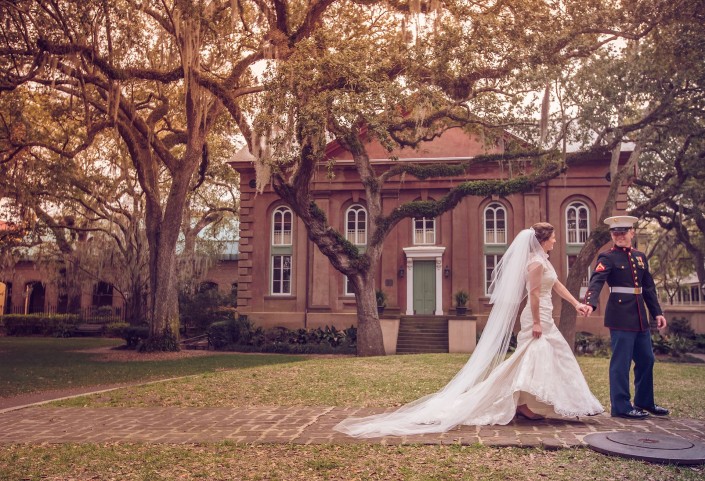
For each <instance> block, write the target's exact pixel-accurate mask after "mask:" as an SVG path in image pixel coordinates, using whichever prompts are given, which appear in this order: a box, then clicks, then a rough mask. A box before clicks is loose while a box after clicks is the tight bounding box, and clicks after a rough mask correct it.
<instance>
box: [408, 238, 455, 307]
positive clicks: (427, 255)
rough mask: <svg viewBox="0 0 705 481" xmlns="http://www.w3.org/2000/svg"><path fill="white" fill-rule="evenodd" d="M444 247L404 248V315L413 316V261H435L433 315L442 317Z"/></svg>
mask: <svg viewBox="0 0 705 481" xmlns="http://www.w3.org/2000/svg"><path fill="white" fill-rule="evenodd" d="M445 250H446V248H445V247H439V246H414V247H404V255H405V256H406V276H405V279H406V315H407V316H413V315H414V261H415V260H417V261H435V263H436V308H435V311H434V313H433V314H434V315H436V316H442V315H443V296H442V293H443V252H445Z"/></svg>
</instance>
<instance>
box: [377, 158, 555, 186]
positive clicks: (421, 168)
mask: <svg viewBox="0 0 705 481" xmlns="http://www.w3.org/2000/svg"><path fill="white" fill-rule="evenodd" d="M546 155H555V152H545V151H538V150H537V151H531V152H518V153H514V154H511V153H509V154H487V155H478V156H476V157H473V158H472V159H469V160H467V161H464V162H460V163H458V164H441V163H439V164H430V165H420V164H412V163H406V162H404V163H399V164H398V165H395V166H394V167H392V168H391V169H389V170H388V171H386V172H384V173H383V174H382V175H380V180H381V181H382V182H384V181H386V180H388V179H391V178H392V177H396V176H399V175H402V174H411V175H413V176H414V177H416V178H417V179H421V180H425V179H432V178H442V177H454V176H458V175H463V174H466V173H467V172H468V170H469V169H470V168H471V167H473V166H475V165H478V164H484V163H488V162H502V161H504V162H509V161H516V160H531V159H536V158H540V157H541V156H546Z"/></svg>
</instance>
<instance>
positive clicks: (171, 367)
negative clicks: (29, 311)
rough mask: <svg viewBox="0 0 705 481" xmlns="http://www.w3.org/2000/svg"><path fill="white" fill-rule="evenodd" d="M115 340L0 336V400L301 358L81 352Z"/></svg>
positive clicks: (117, 341) (110, 344)
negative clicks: (129, 356) (132, 356)
mask: <svg viewBox="0 0 705 481" xmlns="http://www.w3.org/2000/svg"><path fill="white" fill-rule="evenodd" d="M121 344H122V340H120V339H97V338H69V339H56V338H44V337H0V366H2V368H1V369H0V397H11V396H16V395H19V394H26V393H33V392H41V391H49V390H56V389H70V388H77V387H86V386H100V385H106V384H119V383H133V382H142V381H153V380H157V379H164V378H169V377H178V376H188V375H192V374H200V373H206V372H213V371H218V370H224V369H247V368H251V367H257V366H264V365H271V364H287V363H292V362H300V361H304V360H306V357H305V356H291V355H281V354H256V355H252V354H232V353H228V354H213V355H208V356H197V357H185V358H180V359H171V360H155V361H146V360H141V361H131V362H130V361H122V362H120V361H105V360H95V359H94V358H95V356H96V355H95V354H94V353H88V352H80V350H83V349H95V348H100V347H115V346H120V345H121Z"/></svg>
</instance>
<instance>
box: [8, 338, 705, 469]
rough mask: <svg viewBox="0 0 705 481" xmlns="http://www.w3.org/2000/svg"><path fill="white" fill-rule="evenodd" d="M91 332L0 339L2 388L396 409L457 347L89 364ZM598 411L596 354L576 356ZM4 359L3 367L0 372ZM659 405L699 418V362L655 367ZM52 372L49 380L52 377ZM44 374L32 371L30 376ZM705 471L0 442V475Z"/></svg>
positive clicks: (454, 449) (425, 449)
mask: <svg viewBox="0 0 705 481" xmlns="http://www.w3.org/2000/svg"><path fill="white" fill-rule="evenodd" d="M105 343H116V342H115V341H109V340H96V339H67V340H66V339H40V338H24V339H22V338H19V339H18V338H0V382H1V383H2V384H0V385H1V386H2V387H3V392H5V391H4V390H5V388H10V389H12V392H25V391H27V390H41V389H53V388H56V387H61V386H62V385H67V384H68V385H74V386H76V385H90V384H91V383H95V384H104V383H106V380H108V379H109V382H120V381H138V380H152V379H158V378H160V377H161V378H166V377H174V376H178V375H187V374H189V375H191V374H196V375H195V376H192V377H189V378H188V379H182V380H172V381H167V382H164V383H158V384H151V385H147V386H137V387H129V388H123V389H119V390H117V391H112V392H109V393H103V394H99V395H93V396H83V397H80V398H76V399H72V400H66V401H61V402H58V403H52V405H53V406H57V405H61V406H92V407H97V406H253V405H291V406H299V405H309V406H316V405H321V406H324V405H325V406H395V405H399V404H403V403H406V402H408V401H411V400H413V399H416V398H418V397H420V396H422V395H424V394H428V393H430V392H433V391H435V390H437V389H438V388H440V387H442V386H443V385H444V384H445V383H446V382H447V381H448V380H449V379H450V378H451V377H452V376H453V375H454V374H455V373H456V372H457V371H458V369H459V368H460V367H461V366H462V365H463V364H464V363H465V361H466V360H467V356H466V355H449V354H433V355H409V356H389V357H377V358H359V359H358V358H354V357H340V358H330V357H308V358H307V357H304V356H277V355H234V354H227V355H216V356H208V357H197V358H186V359H180V360H178V361H139V362H126V363H117V362H116V363H113V362H99V361H95V360H92V359H91V355H89V354H86V353H77V352H73V351H74V350H76V349H85V348H89V347H95V346H97V345H105ZM578 361H579V363H580V365H581V368H582V369H583V372H584V374H585V376H586V378H587V381H588V383H589V385H590V387H591V389H592V390H593V392H594V393H595V395H596V396H597V397H598V399H600V401H601V402H602V403H603V405H605V407H608V405H609V398H608V387H607V372H608V371H607V369H608V360H607V359H604V358H591V357H580V358H578ZM7 367H9V369H7ZM655 376H656V395H657V400H658V401H659V403H662V404H663V405H666V406H669V407H671V408H672V409H673V412H674V416H678V417H695V418H699V419H705V402H704V401H703V399H705V382H703V381H705V365H702V364H700V365H698V364H670V363H663V362H660V363H657V365H656V373H655ZM54 377H59V378H60V380H59V381H52V379H53V378H54ZM39 378H43V379H39ZM704 478H705V468H703V467H698V468H689V467H674V466H661V465H653V464H647V463H642V462H638V461H631V460H626V459H621V458H613V457H607V456H603V455H601V454H598V453H595V452H593V451H590V450H588V449H566V450H559V451H544V450H541V449H519V448H488V447H484V446H452V445H451V446H381V445H372V444H367V443H364V442H363V443H360V444H350V445H322V446H300V445H272V444H258V445H246V444H233V443H204V444H192V445H161V444H130V443H110V444H60V445H51V444H42V445H28V444H16V445H0V480H2V481H4V480H40V479H41V480H69V479H71V480H73V479H76V480H89V479H98V480H113V479H114V480H174V479H187V480H196V479H206V480H230V479H243V480H294V481H298V480H503V479H532V480H533V479H542V480H564V479H571V480H592V479H600V480H602V479H604V480H607V479H610V480H611V479H620V480H635V481H637V480H638V481H648V480H654V481H656V480H659V481H660V480H696V479H697V480H700V479H704Z"/></svg>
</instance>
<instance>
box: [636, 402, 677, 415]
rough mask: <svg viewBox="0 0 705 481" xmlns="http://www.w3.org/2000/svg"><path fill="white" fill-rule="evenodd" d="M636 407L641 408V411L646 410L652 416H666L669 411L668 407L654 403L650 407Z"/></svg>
mask: <svg viewBox="0 0 705 481" xmlns="http://www.w3.org/2000/svg"><path fill="white" fill-rule="evenodd" d="M635 407H636V406H635ZM637 409H641V410H642V411H648V412H650V413H651V414H653V415H654V416H668V415H669V414H670V413H671V411H669V410H668V409H666V408H664V407H661V406H657V405H656V404H654V406H653V407H650V408H642V407H638V408H637Z"/></svg>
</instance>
